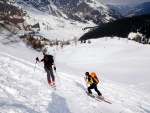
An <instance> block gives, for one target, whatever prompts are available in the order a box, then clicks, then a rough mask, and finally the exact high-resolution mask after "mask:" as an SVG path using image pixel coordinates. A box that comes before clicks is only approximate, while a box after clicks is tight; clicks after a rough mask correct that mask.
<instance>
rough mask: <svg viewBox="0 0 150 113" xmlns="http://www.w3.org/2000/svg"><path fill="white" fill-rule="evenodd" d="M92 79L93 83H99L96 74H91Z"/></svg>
mask: <svg viewBox="0 0 150 113" xmlns="http://www.w3.org/2000/svg"><path fill="white" fill-rule="evenodd" d="M91 77H92V79H93V81H94V83H95V84H98V83H99V80H98V77H97V75H96V73H95V72H92V73H91Z"/></svg>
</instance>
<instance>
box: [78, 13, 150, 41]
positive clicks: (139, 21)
mask: <svg viewBox="0 0 150 113" xmlns="http://www.w3.org/2000/svg"><path fill="white" fill-rule="evenodd" d="M137 31H138V32H140V33H142V34H143V35H144V36H146V37H147V38H148V37H150V14H149V15H141V16H135V17H128V18H123V19H120V20H116V21H114V22H109V23H106V24H102V25H100V26H99V27H98V28H96V29H93V30H91V31H89V32H87V33H86V34H84V35H83V36H82V37H81V38H80V40H86V39H91V38H100V37H105V36H110V37H111V36H119V37H127V36H128V34H129V33H130V32H137Z"/></svg>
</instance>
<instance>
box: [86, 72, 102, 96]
mask: <svg viewBox="0 0 150 113" xmlns="http://www.w3.org/2000/svg"><path fill="white" fill-rule="evenodd" d="M85 75H86V77H85V81H86V83H87V84H90V86H89V87H87V90H88V93H89V95H92V91H91V89H94V90H95V91H96V92H97V94H98V97H100V98H101V97H102V94H101V93H100V91H99V90H98V89H97V84H98V83H99V80H98V78H97V76H96V74H95V73H94V72H92V73H91V75H90V74H89V72H86V73H85Z"/></svg>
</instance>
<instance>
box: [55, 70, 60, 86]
mask: <svg viewBox="0 0 150 113" xmlns="http://www.w3.org/2000/svg"><path fill="white" fill-rule="evenodd" d="M55 73H56V77H57V79H58V81H59V84H60V85H61V83H60V80H59V77H58V75H57V72H56V70H55Z"/></svg>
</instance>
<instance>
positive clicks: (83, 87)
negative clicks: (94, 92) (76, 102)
mask: <svg viewBox="0 0 150 113" xmlns="http://www.w3.org/2000/svg"><path fill="white" fill-rule="evenodd" d="M74 82H75V83H76V86H78V87H80V88H81V89H83V90H84V91H86V88H85V86H84V85H82V84H81V83H79V82H76V81H74Z"/></svg>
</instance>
